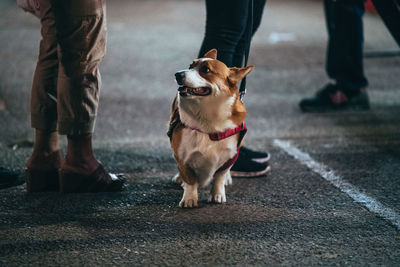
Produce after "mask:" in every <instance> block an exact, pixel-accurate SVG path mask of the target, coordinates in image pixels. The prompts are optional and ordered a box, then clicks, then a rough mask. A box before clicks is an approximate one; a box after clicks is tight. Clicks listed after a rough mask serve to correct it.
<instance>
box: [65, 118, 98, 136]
mask: <svg viewBox="0 0 400 267" xmlns="http://www.w3.org/2000/svg"><path fill="white" fill-rule="evenodd" d="M95 121H96V117H92V118H91V119H90V121H88V122H74V121H60V122H59V123H58V133H59V134H61V135H83V134H89V133H93V132H94V125H95Z"/></svg>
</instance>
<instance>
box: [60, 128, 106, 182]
mask: <svg viewBox="0 0 400 267" xmlns="http://www.w3.org/2000/svg"><path fill="white" fill-rule="evenodd" d="M99 165H100V163H99V162H98V161H97V159H96V158H95V156H94V154H93V150H92V135H91V134H86V135H74V136H72V135H68V147H67V155H66V157H65V162H64V164H63V166H62V167H61V169H62V170H63V171H66V172H74V173H79V174H82V175H90V174H91V173H93V172H94V171H95V170H96V169H97V167H98V166H99Z"/></svg>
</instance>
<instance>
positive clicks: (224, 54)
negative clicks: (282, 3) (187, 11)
mask: <svg viewBox="0 0 400 267" xmlns="http://www.w3.org/2000/svg"><path fill="white" fill-rule="evenodd" d="M265 2H266V0H255V1H254V15H253V16H254V17H253V33H254V32H255V31H256V29H257V28H258V26H259V25H260V22H261V17H262V11H263V8H264V4H265ZM206 12H207V19H206V32H205V36H204V40H203V43H202V45H201V48H200V52H199V57H202V56H203V55H204V54H205V53H206V52H207V51H209V50H211V49H213V48H216V49H217V50H218V59H219V60H221V61H222V62H224V63H225V64H226V65H227V66H229V67H231V66H240V65H241V60H240V64H239V58H240V57H241V58H243V55H244V45H243V40H244V38H245V36H246V29H247V22H248V16H249V0H218V1H217V0H206Z"/></svg>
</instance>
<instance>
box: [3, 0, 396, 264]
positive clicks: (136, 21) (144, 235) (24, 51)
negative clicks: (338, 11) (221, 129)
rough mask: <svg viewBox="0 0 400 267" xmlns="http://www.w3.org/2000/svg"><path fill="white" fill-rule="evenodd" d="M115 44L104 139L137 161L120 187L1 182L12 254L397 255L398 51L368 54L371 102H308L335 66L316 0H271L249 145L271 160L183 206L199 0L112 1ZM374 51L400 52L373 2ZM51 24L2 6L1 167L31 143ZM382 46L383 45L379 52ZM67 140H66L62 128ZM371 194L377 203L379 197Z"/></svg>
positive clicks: (121, 158)
mask: <svg viewBox="0 0 400 267" xmlns="http://www.w3.org/2000/svg"><path fill="white" fill-rule="evenodd" d="M107 15H108V30H109V35H108V44H107V55H106V57H105V59H104V61H103V62H102V64H101V72H102V77H103V87H102V92H101V100H100V109H99V116H98V120H97V126H96V132H95V138H94V142H95V144H94V149H95V152H96V155H97V156H98V158H99V159H100V160H101V161H102V162H103V163H104V164H105V165H106V166H107V167H108V169H109V170H111V171H114V172H119V173H125V175H126V177H127V185H126V187H125V188H124V190H123V191H122V192H120V193H100V194H69V195H63V194H59V193H39V194H27V193H26V191H25V185H21V186H17V187H13V188H9V189H4V190H1V191H0V265H1V266H23V265H173V266H176V265H183V266H195V265H196V266H197V265H198V266H209V265H216V266H219V265H285V266H294V265H300V266H309V265H350V266H366V265H368V266H397V265H399V264H400V226H399V225H398V223H399V221H400V219H399V218H400V216H399V214H400V193H399V192H400V183H399V178H400V127H399V126H400V91H399V89H400V80H399V79H398V77H399V75H400V58H399V57H368V58H366V59H365V62H364V65H365V72H366V75H367V77H368V79H369V83H370V84H369V87H368V93H369V96H370V99H371V106H372V108H371V110H370V111H366V112H340V113H327V114H303V113H301V112H300V110H299V108H298V102H299V100H300V99H301V98H302V97H305V96H310V95H312V94H313V93H314V92H315V91H316V89H317V88H319V87H321V86H322V85H324V84H325V83H326V82H327V81H328V78H327V77H326V74H325V72H324V62H325V46H326V38H327V36H326V32H325V24H324V17H323V10H322V3H321V2H320V1H306V0H304V1H289V0H284V1H283V0H282V1H275V0H271V1H269V2H268V4H267V6H266V9H265V13H264V18H263V22H262V25H261V27H260V29H259V31H258V32H257V34H256V36H255V38H254V40H253V44H252V50H251V56H250V64H254V65H255V66H256V69H255V70H254V71H253V72H252V73H251V74H250V76H249V79H248V94H247V95H246V98H245V104H246V107H247V109H248V114H249V115H248V118H247V121H246V122H247V125H248V127H249V132H248V135H247V139H246V145H247V146H249V147H251V148H253V149H258V150H265V151H269V152H270V153H271V154H272V159H271V162H270V164H271V166H272V171H271V172H270V173H269V174H268V175H267V176H266V177H261V178H256V179H234V181H233V185H232V186H230V187H229V188H228V189H227V203H226V204H223V205H215V204H208V203H207V202H206V200H207V194H208V190H209V188H206V189H203V190H201V191H200V203H199V206H200V207H199V208H197V209H190V210H187V209H179V208H178V202H179V200H180V198H181V196H182V189H181V188H180V187H179V186H176V185H174V184H172V183H171V182H170V178H171V177H172V176H173V175H174V174H175V172H176V165H175V162H174V160H173V158H172V154H171V150H170V148H169V141H168V138H167V136H166V134H165V132H166V128H167V122H168V118H169V109H170V103H171V101H172V99H173V97H174V95H175V93H176V89H177V86H176V84H175V82H174V80H173V74H174V73H175V71H177V70H180V69H183V68H186V67H187V66H188V65H189V64H190V63H191V61H192V60H193V59H194V58H195V57H196V54H197V52H198V49H199V48H200V44H201V40H202V37H203V32H204V20H205V10H204V3H203V1H200V0H199V1H189V0H186V1H179V0H153V1H132V0H114V1H108V14H107ZM364 22H365V25H364V26H365V50H366V52H372V53H375V52H379V51H398V47H397V46H396V44H395V43H394V41H393V40H392V38H391V36H390V35H389V33H388V31H387V30H386V29H385V27H384V25H383V23H382V22H381V20H380V18H379V17H378V16H377V15H374V14H367V15H366V16H365V19H364ZM39 39H40V35H39V21H38V19H36V18H35V17H33V16H31V15H29V14H27V13H24V12H23V11H21V10H19V9H18V8H17V7H16V6H15V4H14V1H11V0H3V1H1V2H0V47H1V49H0V58H1V62H0V166H5V167H8V168H12V169H15V170H17V171H23V169H24V163H25V161H26V159H27V158H28V157H29V155H30V153H31V151H32V141H33V131H32V129H31V128H30V125H29V90H30V86H31V81H32V73H33V71H34V67H35V61H36V57H37V51H38V44H39ZM378 54H379V53H378ZM62 146H63V150H64V151H65V139H62ZM371 201H372V202H371Z"/></svg>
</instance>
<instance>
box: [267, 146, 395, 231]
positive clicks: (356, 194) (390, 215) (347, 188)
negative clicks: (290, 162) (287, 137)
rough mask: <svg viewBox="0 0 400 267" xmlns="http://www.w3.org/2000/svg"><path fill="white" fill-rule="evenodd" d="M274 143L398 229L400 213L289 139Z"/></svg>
mask: <svg viewBox="0 0 400 267" xmlns="http://www.w3.org/2000/svg"><path fill="white" fill-rule="evenodd" d="M274 144H275V145H276V146H278V147H280V148H281V149H283V150H285V151H286V152H287V153H288V154H289V155H291V156H293V157H294V158H295V159H297V160H299V161H300V162H301V163H302V164H304V165H306V166H307V167H309V168H310V169H311V170H313V171H314V172H316V173H318V174H319V175H321V176H322V177H323V178H324V179H325V180H326V181H328V182H330V183H331V184H332V185H333V186H335V187H337V188H339V189H340V190H341V191H342V192H344V193H346V194H347V195H348V196H349V197H351V198H352V199H353V200H354V201H355V202H357V203H359V204H361V205H363V206H364V207H366V208H367V209H368V210H369V211H371V212H373V213H376V214H377V215H378V216H380V217H382V218H384V219H386V220H388V221H390V222H391V223H392V224H393V225H394V226H395V227H397V229H398V230H400V215H399V214H397V213H396V212H395V211H394V210H392V209H390V208H388V207H385V206H384V205H382V204H381V203H380V202H379V201H377V200H376V199H374V198H372V197H370V196H368V195H366V194H364V193H362V192H361V191H360V190H359V189H358V188H357V187H356V186H354V185H352V184H350V183H348V182H346V181H345V180H343V179H342V178H341V177H340V176H339V175H336V174H335V173H334V172H333V171H331V170H329V168H328V167H327V166H325V165H324V164H322V163H319V162H317V161H315V160H314V159H312V158H311V157H310V155H308V154H307V153H304V152H303V151H301V150H299V149H298V148H297V147H295V146H294V145H292V143H291V142H290V141H283V140H279V139H275V140H274Z"/></svg>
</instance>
